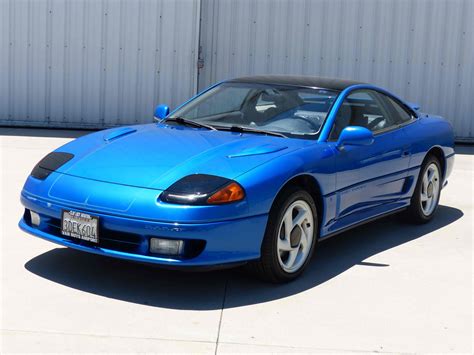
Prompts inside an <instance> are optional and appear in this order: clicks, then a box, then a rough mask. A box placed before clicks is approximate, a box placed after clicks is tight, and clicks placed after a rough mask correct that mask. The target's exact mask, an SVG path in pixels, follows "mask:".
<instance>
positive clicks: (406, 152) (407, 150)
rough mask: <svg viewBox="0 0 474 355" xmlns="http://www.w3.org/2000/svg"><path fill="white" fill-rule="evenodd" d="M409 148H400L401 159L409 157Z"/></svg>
mask: <svg viewBox="0 0 474 355" xmlns="http://www.w3.org/2000/svg"><path fill="white" fill-rule="evenodd" d="M410 148H411V147H410V146H409V145H406V146H404V147H403V148H402V157H408V156H409V155H410Z"/></svg>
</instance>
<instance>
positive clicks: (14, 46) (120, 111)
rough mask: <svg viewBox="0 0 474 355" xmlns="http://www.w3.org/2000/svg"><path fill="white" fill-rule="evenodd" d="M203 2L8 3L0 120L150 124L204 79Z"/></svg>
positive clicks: (1, 9) (1, 7)
mask: <svg viewBox="0 0 474 355" xmlns="http://www.w3.org/2000/svg"><path fill="white" fill-rule="evenodd" d="M199 11H200V3H199V0H173V1H171V0H161V1H160V0H140V1H137V0H121V1H108V0H100V1H99V0H76V1H64V0H15V1H7V0H1V1H0V51H1V54H2V55H1V56H0V125H9V126H15V125H22V126H49V127H52V126H54V127H79V128H97V127H106V126H113V125H121V124H133V123H143V122H151V121H152V118H153V117H152V116H153V108H154V106H155V105H156V104H157V103H166V104H169V105H170V106H171V107H173V106H175V105H177V104H178V103H179V102H182V101H183V100H185V99H187V98H189V97H190V96H192V95H193V94H194V93H195V91H196V86H197V73H196V70H197V69H196V61H197V47H198V26H199V21H198V20H199Z"/></svg>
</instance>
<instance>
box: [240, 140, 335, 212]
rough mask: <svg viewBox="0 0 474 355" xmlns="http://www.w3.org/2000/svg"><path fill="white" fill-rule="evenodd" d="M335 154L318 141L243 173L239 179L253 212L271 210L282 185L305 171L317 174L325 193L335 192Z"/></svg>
mask: <svg viewBox="0 0 474 355" xmlns="http://www.w3.org/2000/svg"><path fill="white" fill-rule="evenodd" d="M334 155H335V153H334V150H333V149H332V148H331V147H330V146H329V145H327V144H325V143H315V144H313V145H311V146H308V147H306V148H304V149H300V150H297V151H294V152H291V153H289V154H286V155H283V156H280V157H278V158H276V159H274V160H271V161H269V162H267V163H266V164H263V165H260V166H258V167H257V168H255V169H252V170H251V171H249V172H247V173H245V174H243V175H241V176H239V177H238V178H237V179H236V180H237V181H238V182H239V183H240V184H241V185H242V186H244V187H245V191H246V193H247V201H248V206H249V215H259V214H265V213H268V212H269V211H270V208H271V206H272V204H273V202H274V200H275V198H276V196H277V195H278V193H279V192H280V190H281V189H282V187H283V186H284V185H285V184H286V183H287V182H288V181H290V180H291V179H293V178H294V177H297V176H298V175H301V174H307V175H311V176H313V177H314V178H315V179H316V181H317V183H318V184H319V187H320V189H321V194H322V195H323V196H324V195H328V194H331V193H332V192H334V190H335V182H336V177H335V160H334ZM323 212H324V211H323Z"/></svg>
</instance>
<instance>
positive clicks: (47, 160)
mask: <svg viewBox="0 0 474 355" xmlns="http://www.w3.org/2000/svg"><path fill="white" fill-rule="evenodd" d="M73 157H74V154H71V153H63V152H52V153H49V154H48V155H47V156H45V157H44V158H43V159H41V160H40V162H39V163H38V164H36V166H35V167H34V168H33V171H32V172H31V176H33V177H35V178H37V179H40V180H44V179H46V178H47V177H48V176H49V174H51V173H52V172H53V171H55V170H56V169H58V168H59V167H60V166H62V165H64V164H66V163H67V162H68V161H69V160H71V159H72V158H73Z"/></svg>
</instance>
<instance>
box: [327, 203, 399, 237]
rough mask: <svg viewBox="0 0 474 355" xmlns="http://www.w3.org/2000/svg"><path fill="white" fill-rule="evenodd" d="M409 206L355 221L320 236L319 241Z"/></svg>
mask: <svg viewBox="0 0 474 355" xmlns="http://www.w3.org/2000/svg"><path fill="white" fill-rule="evenodd" d="M407 208H408V207H401V208H397V209H395V210H393V211H390V212H386V213H382V214H380V215H378V216H374V217H371V218H368V219H365V220H363V221H360V222H357V223H354V224H352V225H350V226H347V227H344V228H342V229H340V230H337V231H335V232H332V233H329V234H327V235H325V236H324V237H321V238H319V239H318V242H322V241H323V240H326V239H329V238H331V237H334V236H336V235H338V234H341V233H344V232H347V231H348V230H350V229H353V228H356V227H359V226H361V225H364V224H366V223H370V222H373V221H375V220H377V219H380V218H384V217H387V216H390V215H392V214H396V213H399V212H402V211H403V210H406V209H407Z"/></svg>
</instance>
